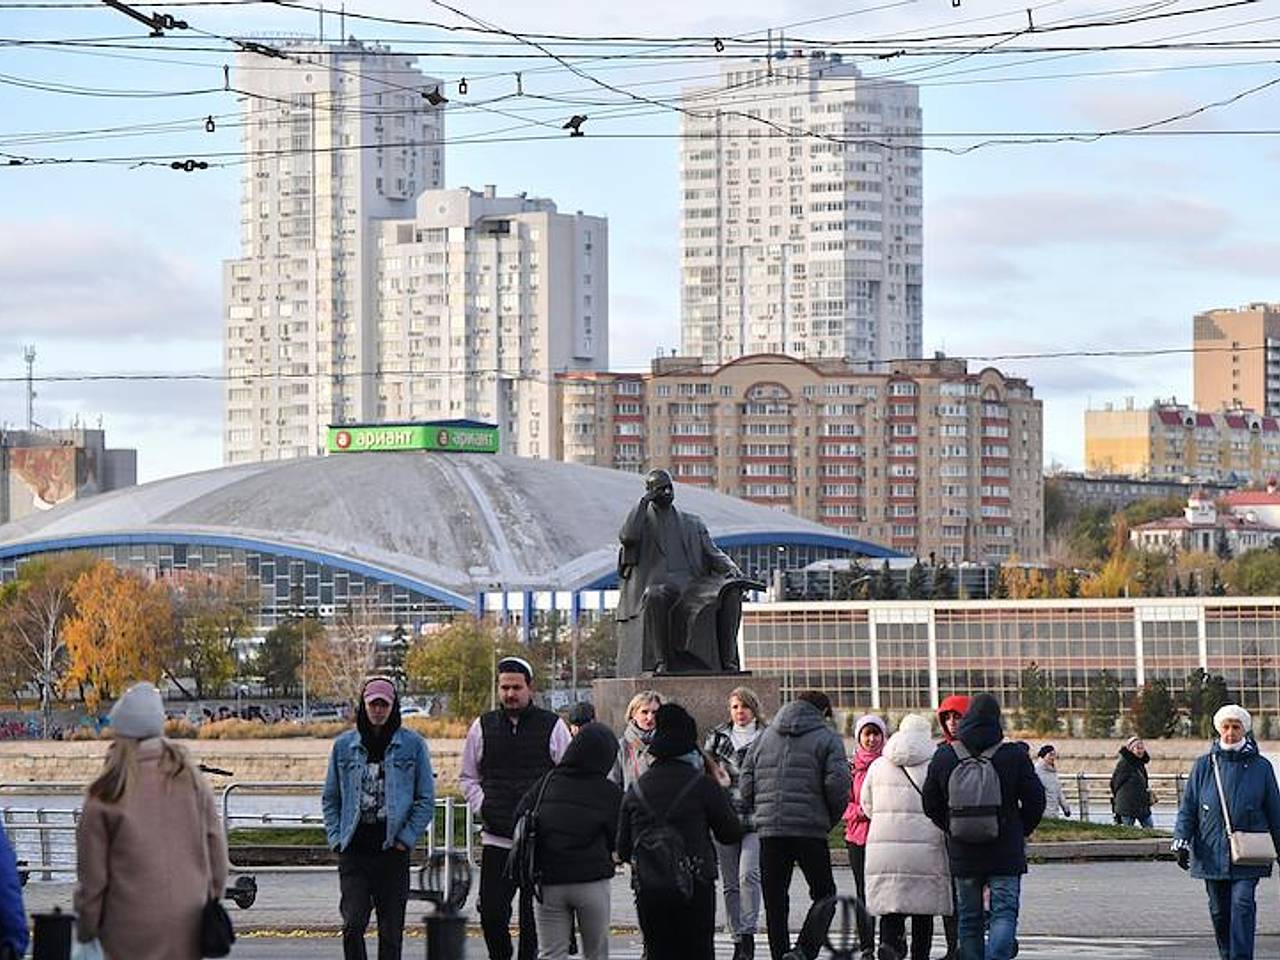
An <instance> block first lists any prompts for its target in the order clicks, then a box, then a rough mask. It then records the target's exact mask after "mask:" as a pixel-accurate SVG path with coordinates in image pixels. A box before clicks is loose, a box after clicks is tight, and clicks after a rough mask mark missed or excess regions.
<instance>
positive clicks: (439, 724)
mask: <svg viewBox="0 0 1280 960" xmlns="http://www.w3.org/2000/svg"><path fill="white" fill-rule="evenodd" d="M401 723H403V725H404V726H405V727H406V728H407V729H409V730H412V731H413V732H414V733H420V734H422V736H424V737H426V738H427V739H428V740H430V739H433V738H434V739H439V740H461V739H463V738H464V737H465V736H466V735H467V729H468V728H469V727H470V726H471V724H470V723H468V722H467V721H466V720H458V719H454V718H453V717H405V718H404V720H402V721H401Z"/></svg>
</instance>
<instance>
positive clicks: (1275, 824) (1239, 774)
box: [1173, 740, 1280, 880]
mask: <svg viewBox="0 0 1280 960" xmlns="http://www.w3.org/2000/svg"><path fill="white" fill-rule="evenodd" d="M1212 757H1217V759H1218V769H1219V771H1220V772H1221V774H1222V790H1223V792H1224V793H1225V794H1226V797H1227V808H1228V809H1229V810H1230V811H1231V826H1232V827H1233V828H1234V829H1236V830H1242V831H1244V832H1246V833H1266V832H1270V834H1271V839H1272V841H1273V842H1274V843H1275V845H1276V849H1277V850H1280V786H1277V785H1276V776H1275V771H1274V770H1272V768H1271V763H1270V761H1268V760H1267V759H1266V757H1263V756H1262V755H1261V754H1259V753H1258V746H1257V744H1256V743H1254V742H1253V740H1247V741H1246V742H1245V745H1244V748H1243V749H1241V750H1223V749H1222V748H1221V746H1219V744H1218V743H1217V742H1216V741H1215V742H1214V744H1213V747H1212V748H1211V749H1210V750H1209V752H1208V753H1206V754H1205V755H1204V756H1202V757H1200V758H1199V759H1198V760H1196V762H1195V764H1194V765H1193V766H1192V767H1191V775H1190V777H1189V778H1188V780H1187V787H1186V789H1185V790H1184V791H1183V793H1182V804H1181V806H1179V807H1178V822H1177V825H1176V826H1175V827H1174V831H1173V836H1174V840H1175V841H1184V842H1186V843H1187V844H1189V845H1190V847H1191V875H1192V876H1193V877H1199V878H1200V879H1202V880H1245V879H1248V878H1250V877H1269V876H1271V865H1270V864H1268V865H1267V866H1265V867H1243V866H1235V865H1233V864H1232V863H1231V847H1230V845H1229V844H1228V842H1227V828H1226V824H1224V823H1223V820H1222V804H1221V803H1220V802H1219V800H1218V788H1217V786H1216V784H1215V783H1214V779H1213V766H1212V763H1211V759H1210V758H1212Z"/></svg>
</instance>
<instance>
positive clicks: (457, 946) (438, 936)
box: [426, 910, 467, 960]
mask: <svg viewBox="0 0 1280 960" xmlns="http://www.w3.org/2000/svg"><path fill="white" fill-rule="evenodd" d="M426 925H427V960H463V955H464V953H465V951H466V948H467V918H466V917H465V916H463V915H462V914H460V913H455V912H453V911H452V910H437V911H436V912H435V913H433V914H432V915H430V916H428V917H427V918H426Z"/></svg>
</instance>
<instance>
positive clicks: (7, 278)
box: [0, 218, 221, 341]
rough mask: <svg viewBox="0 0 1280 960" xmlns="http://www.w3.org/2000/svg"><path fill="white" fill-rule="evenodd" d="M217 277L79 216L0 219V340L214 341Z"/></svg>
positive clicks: (206, 262)
mask: <svg viewBox="0 0 1280 960" xmlns="http://www.w3.org/2000/svg"><path fill="white" fill-rule="evenodd" d="M219 285H220V271H219V268H218V265H217V261H216V260H214V259H212V258H209V257H204V258H203V259H202V260H201V262H200V263H199V266H197V265H196V264H194V263H192V262H189V261H188V260H186V259H185V258H183V257H178V256H175V255H173V254H171V253H169V252H168V251H165V250H163V249H162V248H160V247H159V246H157V245H156V244H155V243H154V242H153V241H152V240H151V239H149V238H147V237H144V236H142V235H141V234H139V233H138V232H136V231H133V230H129V229H126V228H121V227H117V226H113V225H109V224H107V223H104V222H101V221H97V222H95V221H94V220H91V219H88V218H85V219H84V220H81V221H77V222H71V221H68V220H55V219H49V220H42V221H39V222H21V221H7V222H5V221H0V336H5V335H8V336H28V337H30V336H33V335H36V334H38V335H39V337H40V339H41V340H42V341H44V340H46V339H55V338H74V339H77V340H85V339H89V340H101V341H114V340H116V339H118V338H120V337H145V338H147V339H148V340H149V341H153V340H156V339H159V340H171V339H174V338H183V339H199V338H202V337H203V338H209V339H216V338H218V337H220V335H221V328H220V325H221V308H220V298H221V290H220V287H219Z"/></svg>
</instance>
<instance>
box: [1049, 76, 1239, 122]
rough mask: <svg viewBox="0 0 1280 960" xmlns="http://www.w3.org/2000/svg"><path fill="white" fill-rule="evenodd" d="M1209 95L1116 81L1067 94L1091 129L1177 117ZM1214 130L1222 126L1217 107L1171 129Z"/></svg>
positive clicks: (1070, 106) (1072, 108) (1069, 105)
mask: <svg viewBox="0 0 1280 960" xmlns="http://www.w3.org/2000/svg"><path fill="white" fill-rule="evenodd" d="M1204 103H1205V98H1204V97H1200V98H1196V97H1194V96H1192V95H1191V94H1189V93H1184V92H1181V91H1172V90H1152V89H1139V88H1130V89H1120V88H1118V87H1117V85H1116V84H1115V83H1107V84H1105V85H1103V84H1089V85H1088V86H1087V87H1084V88H1083V89H1078V90H1076V91H1075V92H1074V93H1073V94H1072V95H1071V96H1070V97H1068V98H1067V103H1066V107H1067V109H1068V110H1069V111H1070V112H1071V113H1073V114H1074V115H1076V116H1078V117H1079V118H1080V119H1081V120H1083V121H1084V123H1085V124H1086V126H1087V127H1088V128H1089V129H1094V130H1118V129H1124V128H1127V127H1133V126H1138V125H1140V124H1147V123H1152V122H1154V121H1157V120H1164V119H1165V118H1166V117H1175V116H1179V115H1181V114H1183V113H1186V112H1188V111H1190V110H1194V109H1195V108H1196V107H1199V106H1202V105H1203V104H1204ZM1192 125H1194V127H1195V128H1196V129H1197V130H1212V129H1216V128H1217V127H1218V126H1220V123H1219V121H1218V120H1217V118H1216V117H1215V116H1214V114H1213V111H1207V112H1205V113H1200V114H1197V115H1196V116H1194V117H1192V118H1190V119H1188V120H1184V121H1178V122H1177V123H1171V124H1167V125H1165V127H1166V128H1168V129H1180V130H1181V129H1187V127H1188V126H1192Z"/></svg>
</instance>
